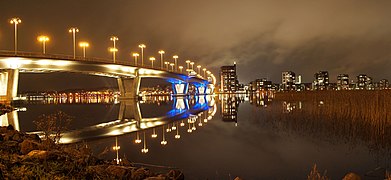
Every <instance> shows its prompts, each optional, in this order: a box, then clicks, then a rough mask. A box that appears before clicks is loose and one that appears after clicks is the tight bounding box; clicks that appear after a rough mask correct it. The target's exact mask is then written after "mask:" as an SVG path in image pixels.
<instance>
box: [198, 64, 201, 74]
mask: <svg viewBox="0 0 391 180" xmlns="http://www.w3.org/2000/svg"><path fill="white" fill-rule="evenodd" d="M197 69H198V74H201V65H198V66H197Z"/></svg>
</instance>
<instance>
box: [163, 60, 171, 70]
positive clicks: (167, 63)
mask: <svg viewBox="0 0 391 180" xmlns="http://www.w3.org/2000/svg"><path fill="white" fill-rule="evenodd" d="M164 64H165V65H166V69H167V71H168V65H169V64H170V63H169V62H167V61H166V62H164Z"/></svg>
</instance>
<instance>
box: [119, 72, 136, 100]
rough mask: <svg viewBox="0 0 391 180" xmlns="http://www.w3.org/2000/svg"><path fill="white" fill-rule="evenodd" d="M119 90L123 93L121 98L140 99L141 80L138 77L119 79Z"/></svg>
mask: <svg viewBox="0 0 391 180" xmlns="http://www.w3.org/2000/svg"><path fill="white" fill-rule="evenodd" d="M117 81H118V88H119V91H120V93H121V98H130V99H134V98H138V95H139V90H140V83H141V78H140V76H138V75H137V76H136V77H135V78H118V79H117Z"/></svg>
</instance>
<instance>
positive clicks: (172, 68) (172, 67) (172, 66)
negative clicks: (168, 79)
mask: <svg viewBox="0 0 391 180" xmlns="http://www.w3.org/2000/svg"><path fill="white" fill-rule="evenodd" d="M170 66H171V71H172V72H174V66H175V64H174V63H171V64H170Z"/></svg>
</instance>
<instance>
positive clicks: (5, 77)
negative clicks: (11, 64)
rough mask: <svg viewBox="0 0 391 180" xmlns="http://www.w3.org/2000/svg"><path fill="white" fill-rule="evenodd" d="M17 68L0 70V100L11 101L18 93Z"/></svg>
mask: <svg viewBox="0 0 391 180" xmlns="http://www.w3.org/2000/svg"><path fill="white" fill-rule="evenodd" d="M18 81H19V70H18V69H6V70H3V71H0V101H5V102H11V101H12V100H13V99H14V98H15V97H16V96H17V93H18Z"/></svg>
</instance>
